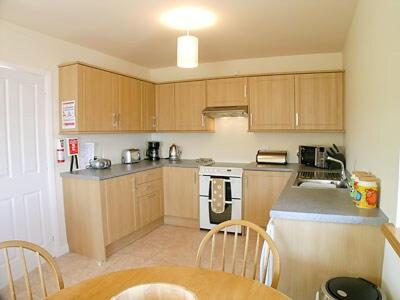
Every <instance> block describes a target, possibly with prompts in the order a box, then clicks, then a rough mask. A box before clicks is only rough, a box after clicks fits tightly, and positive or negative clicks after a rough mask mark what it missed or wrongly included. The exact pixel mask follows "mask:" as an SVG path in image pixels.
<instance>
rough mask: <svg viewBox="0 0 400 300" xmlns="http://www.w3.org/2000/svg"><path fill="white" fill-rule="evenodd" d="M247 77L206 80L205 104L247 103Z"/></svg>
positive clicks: (230, 104) (229, 104)
mask: <svg viewBox="0 0 400 300" xmlns="http://www.w3.org/2000/svg"><path fill="white" fill-rule="evenodd" d="M247 102H248V101H247V78H246V77H240V78H224V79H213V80H207V106H236V105H247Z"/></svg>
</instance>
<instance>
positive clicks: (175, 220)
mask: <svg viewBox="0 0 400 300" xmlns="http://www.w3.org/2000/svg"><path fill="white" fill-rule="evenodd" d="M198 176H199V175H198V169H197V168H173V167H168V168H164V173H163V179H164V212H165V218H164V221H165V223H167V224H173V225H187V226H191V227H196V226H197V228H198V219H199V192H198V191H199V182H198Z"/></svg>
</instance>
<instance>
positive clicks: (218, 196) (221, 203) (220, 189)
mask: <svg viewBox="0 0 400 300" xmlns="http://www.w3.org/2000/svg"><path fill="white" fill-rule="evenodd" d="M211 194H212V196H211V210H212V211H213V212H214V213H216V214H222V213H223V212H224V211H225V179H222V178H213V179H212V185H211Z"/></svg>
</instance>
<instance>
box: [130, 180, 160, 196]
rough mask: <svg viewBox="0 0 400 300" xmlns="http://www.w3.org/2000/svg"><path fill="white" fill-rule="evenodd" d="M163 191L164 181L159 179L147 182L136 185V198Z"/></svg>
mask: <svg viewBox="0 0 400 300" xmlns="http://www.w3.org/2000/svg"><path fill="white" fill-rule="evenodd" d="M161 190H162V180H161V179H157V180H155V181H150V182H145V183H142V184H137V185H136V196H137V197H141V196H146V195H149V194H152V193H155V192H158V191H161Z"/></svg>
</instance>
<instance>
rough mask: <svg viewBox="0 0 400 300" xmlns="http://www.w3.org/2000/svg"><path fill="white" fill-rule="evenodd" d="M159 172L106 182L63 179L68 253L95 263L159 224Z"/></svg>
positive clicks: (160, 222)
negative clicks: (92, 260) (92, 259)
mask: <svg viewBox="0 0 400 300" xmlns="http://www.w3.org/2000/svg"><path fill="white" fill-rule="evenodd" d="M162 187H163V185H162V170H161V169H154V170H149V171H145V172H140V173H137V174H131V175H125V176H120V177H116V178H112V179H107V180H101V181H99V180H83V179H75V178H68V177H66V178H64V179H63V189H64V207H65V220H66V227H67V238H68V244H69V247H70V250H71V251H72V252H75V253H79V254H82V255H85V256H89V257H93V258H95V259H97V260H98V261H105V259H106V257H107V256H109V255H111V254H112V253H113V252H115V251H117V250H118V249H120V248H122V247H124V246H126V245H127V244H129V243H131V242H132V241H134V240H136V239H138V238H140V237H141V236H143V235H144V234H146V233H148V232H149V231H151V230H152V229H154V228H155V227H157V226H159V225H161V224H162V223H163V219H162V217H163V215H164V210H163V192H162Z"/></svg>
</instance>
